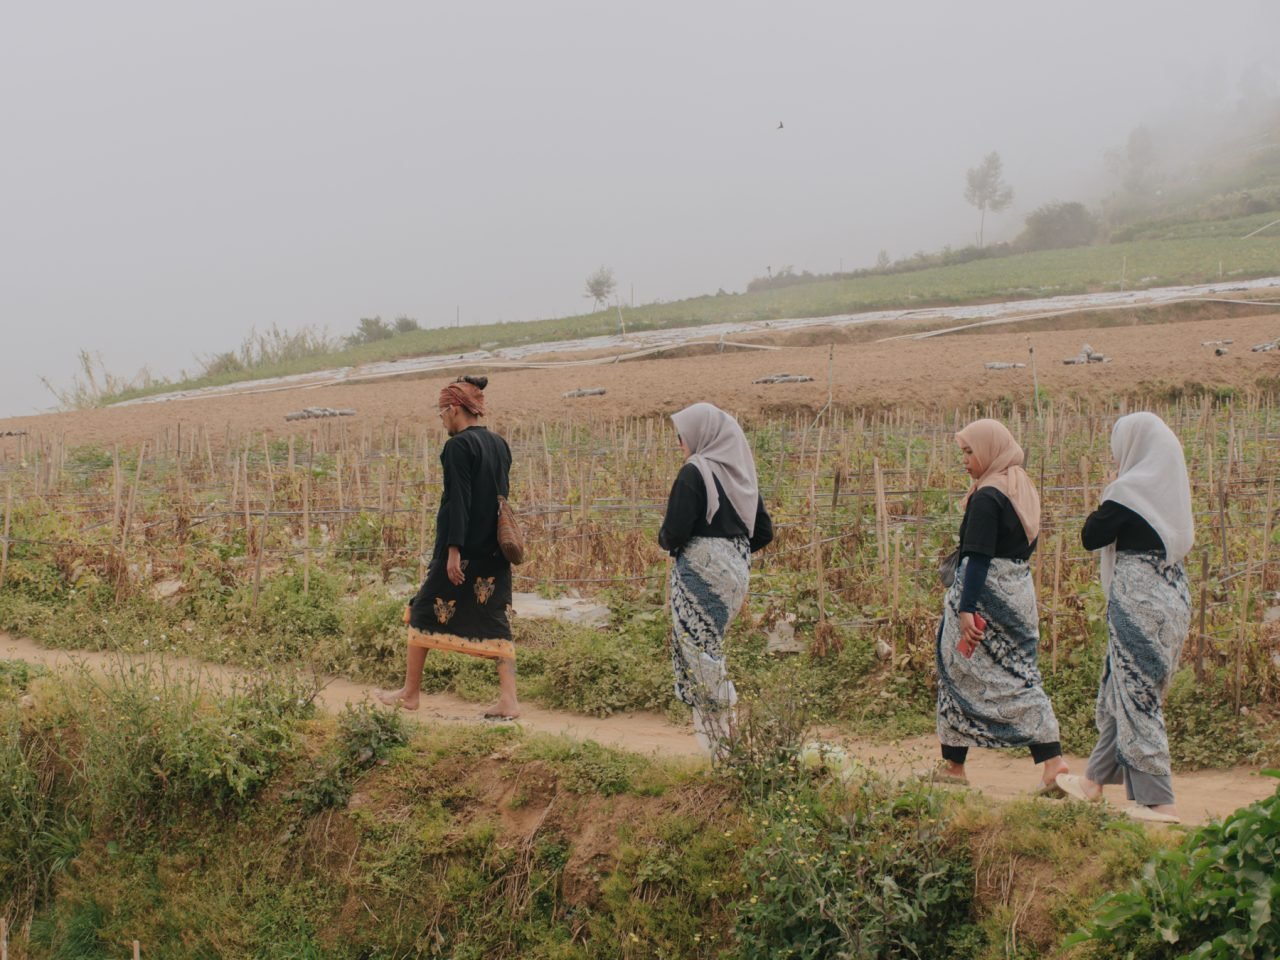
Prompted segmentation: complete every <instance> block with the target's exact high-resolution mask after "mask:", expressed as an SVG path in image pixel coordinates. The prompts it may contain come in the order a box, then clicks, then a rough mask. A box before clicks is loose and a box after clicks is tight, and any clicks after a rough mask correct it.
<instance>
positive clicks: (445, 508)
mask: <svg viewBox="0 0 1280 960" xmlns="http://www.w3.org/2000/svg"><path fill="white" fill-rule="evenodd" d="M440 466H441V467H442V468H443V473H444V490H443V492H442V493H441V495H440V509H439V510H438V511H437V513H436V543H435V549H434V550H433V551H432V557H433V558H440V557H444V556H446V555H447V554H448V552H449V548H450V547H458V548H459V551H460V552H461V554H462V556H464V557H478V556H488V555H489V554H491V553H493V552H495V551H496V550H497V549H498V497H499V496H503V497H505V496H508V495H509V493H510V479H509V475H510V472H511V449H510V448H509V447H508V446H507V441H505V440H503V439H502V438H501V437H500V436H498V435H497V434H496V433H490V432H489V431H488V430H486V429H485V428H484V427H467V429H465V430H463V431H462V432H461V433H458V434H455V435H454V436H452V437H450V438H449V439H448V440H447V441H446V442H445V445H444V449H443V450H441V451H440Z"/></svg>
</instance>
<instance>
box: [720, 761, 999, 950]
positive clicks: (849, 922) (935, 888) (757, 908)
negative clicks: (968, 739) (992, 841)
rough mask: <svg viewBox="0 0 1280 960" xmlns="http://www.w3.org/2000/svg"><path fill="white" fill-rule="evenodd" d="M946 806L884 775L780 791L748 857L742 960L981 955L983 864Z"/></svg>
mask: <svg viewBox="0 0 1280 960" xmlns="http://www.w3.org/2000/svg"><path fill="white" fill-rule="evenodd" d="M943 812H944V811H943V798H942V796H941V795H940V794H938V793H936V792H933V791H929V790H925V789H919V788H910V787H906V788H899V787H895V786H893V785H891V784H887V783H884V782H880V781H877V780H872V779H868V780H865V781H863V782H862V783H861V784H859V785H858V786H856V787H855V788H853V789H852V790H850V789H849V788H847V787H844V786H841V785H827V786H826V787H817V786H813V785H809V784H805V783H797V784H796V785H795V786H793V788H792V789H790V790H785V791H780V792H778V793H776V794H774V795H773V796H772V797H771V798H769V799H768V800H767V801H765V802H764V803H763V804H761V806H760V807H759V808H758V810H757V818H756V819H757V820H758V821H759V834H758V837H757V839H756V842H755V844H754V845H753V846H752V847H751V848H750V849H749V850H748V851H747V853H746V856H745V859H744V863H743V874H744V876H745V877H746V878H747V885H748V890H747V895H746V897H745V899H744V901H743V902H740V904H739V914H738V923H737V934H738V939H739V942H740V944H741V953H740V956H741V957H742V958H744V960H757V958H758V960H765V958H773V957H781V956H786V957H796V958H815V960H816V958H822V957H836V956H845V957H867V958H882V957H883V958H891V957H892V958H897V957H934V958H943V957H952V956H956V957H959V956H971V953H970V952H969V951H970V950H971V949H972V947H973V946H974V940H975V937H976V931H975V930H974V928H973V927H972V926H971V925H970V924H969V922H968V920H969V912H970V903H971V900H972V896H973V875H972V869H971V867H970V866H969V863H968V857H967V851H965V850H963V849H952V846H951V844H949V842H948V840H947V831H946V825H945V821H944V817H943ZM960 951H963V952H960Z"/></svg>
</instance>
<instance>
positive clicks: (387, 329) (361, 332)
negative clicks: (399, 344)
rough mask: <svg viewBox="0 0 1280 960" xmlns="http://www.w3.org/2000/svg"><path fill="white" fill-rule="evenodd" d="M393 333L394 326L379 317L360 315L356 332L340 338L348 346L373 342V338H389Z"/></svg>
mask: <svg viewBox="0 0 1280 960" xmlns="http://www.w3.org/2000/svg"><path fill="white" fill-rule="evenodd" d="M395 335H396V328H395V327H393V326H392V325H391V324H389V323H387V321H385V320H383V319H382V318H381V317H361V318H360V325H359V326H358V327H356V332H355V333H352V334H349V335H347V336H345V337H343V338H342V339H344V340H345V341H346V342H347V345H348V346H352V347H354V346H357V345H359V344H361V343H373V342H374V341H375V340H389V339H390V338H391V337H394V336H395Z"/></svg>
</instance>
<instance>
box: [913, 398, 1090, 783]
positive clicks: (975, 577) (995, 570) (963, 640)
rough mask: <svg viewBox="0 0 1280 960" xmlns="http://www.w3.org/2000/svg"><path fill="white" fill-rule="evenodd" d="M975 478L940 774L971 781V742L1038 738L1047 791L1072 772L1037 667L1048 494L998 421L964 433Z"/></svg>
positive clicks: (965, 529) (967, 509)
mask: <svg viewBox="0 0 1280 960" xmlns="http://www.w3.org/2000/svg"><path fill="white" fill-rule="evenodd" d="M956 441H957V442H958V443H959V444H960V449H961V451H962V452H963V454H964V466H965V470H966V471H967V472H968V474H969V476H970V477H972V478H973V483H972V484H971V486H970V487H969V491H968V493H966V494H965V496H964V499H963V500H962V501H961V505H962V506H963V507H964V520H962V521H961V523H960V546H959V557H960V559H959V563H958V565H957V567H956V571H955V578H954V580H953V582H952V583H951V585H950V587H949V589H948V590H947V595H946V600H945V604H944V608H943V614H942V625H941V626H940V627H939V629H938V642H937V662H938V739H939V740H940V741H941V743H942V763H941V764H940V765H939V766H938V767H937V769H936V770H935V771H933V772H932V776H933V778H934V779H935V780H938V781H941V782H952V783H968V778H967V776H966V774H965V770H964V764H965V760H966V758H967V755H968V751H969V748H970V747H1030V748H1031V756H1032V759H1033V760H1034V761H1035V762H1036V763H1037V764H1044V768H1043V770H1042V775H1041V780H1040V787H1039V790H1040V791H1042V792H1046V793H1049V792H1054V793H1056V792H1057V789H1058V788H1057V786H1056V784H1055V782H1054V779H1055V777H1057V776H1058V774H1061V773H1066V772H1067V765H1066V763H1065V761H1064V760H1063V759H1062V747H1061V745H1060V744H1059V742H1058V720H1057V717H1055V716H1054V713H1053V706H1052V705H1051V704H1050V703H1049V698H1048V696H1047V695H1046V694H1045V692H1044V682H1043V680H1042V679H1041V677H1040V668H1039V666H1038V654H1037V650H1038V646H1039V643H1040V618H1039V615H1038V612H1037V609H1036V595H1035V587H1034V584H1033V583H1032V579H1031V569H1030V567H1029V566H1028V565H1027V561H1028V560H1029V559H1030V557H1031V554H1032V553H1033V552H1034V551H1035V548H1036V539H1037V537H1039V535H1040V496H1039V494H1037V493H1036V490H1035V487H1034V486H1032V483H1031V478H1030V477H1028V476H1027V472H1026V471H1025V470H1024V469H1023V468H1022V463H1023V452H1022V447H1021V446H1019V445H1018V442H1017V441H1016V440H1014V438H1013V435H1012V434H1011V433H1010V432H1009V430H1008V429H1007V428H1006V427H1005V426H1004V424H1002V423H999V422H998V421H996V420H978V421H975V422H974V423H971V424H969V425H968V426H967V427H965V428H964V429H963V430H961V431H960V432H959V433H957V434H956Z"/></svg>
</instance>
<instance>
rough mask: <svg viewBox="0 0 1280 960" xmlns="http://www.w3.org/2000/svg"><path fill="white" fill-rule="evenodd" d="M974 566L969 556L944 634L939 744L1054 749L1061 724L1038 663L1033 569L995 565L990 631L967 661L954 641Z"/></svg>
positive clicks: (984, 597) (989, 585)
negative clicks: (967, 578)
mask: <svg viewBox="0 0 1280 960" xmlns="http://www.w3.org/2000/svg"><path fill="white" fill-rule="evenodd" d="M968 562H969V560H968V558H967V557H966V558H964V559H962V560H961V561H960V565H959V568H958V569H957V570H956V578H955V582H954V583H953V584H952V585H951V588H950V589H949V590H948V591H947V596H946V600H945V602H944V608H943V615H942V624H941V626H940V627H939V628H938V640H937V661H938V739H939V740H941V741H942V743H943V744H944V745H946V746H951V747H1025V746H1030V745H1031V744H1033V743H1055V742H1057V740H1058V719H1057V717H1055V716H1054V714H1053V706H1052V704H1050V703H1049V697H1048V696H1047V695H1046V694H1045V692H1044V681H1043V680H1042V678H1041V676H1040V667H1039V664H1038V660H1037V657H1038V649H1039V646H1040V620H1039V616H1038V615H1037V611H1036V594H1035V586H1034V584H1033V583H1032V581H1031V569H1030V568H1029V567H1028V566H1027V564H1025V563H1022V562H1019V561H1017V560H1006V559H1002V558H999V557H997V558H996V559H993V560H992V561H991V568H990V570H989V572H988V573H987V582H986V586H984V587H983V589H982V593H981V594H980V595H979V597H978V613H979V614H981V615H982V617H983V619H985V620H986V622H987V628H986V633H985V634H984V635H983V638H982V643H981V644H980V645H979V646H978V649H977V650H975V651H974V653H973V656H972V657H968V658H966V657H964V656H962V655H961V653H960V651H959V650H957V649H956V642H957V641H958V640H959V639H960V609H959V607H960V593H961V590H962V589H963V586H964V574H965V568H966V566H967V564H968Z"/></svg>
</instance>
